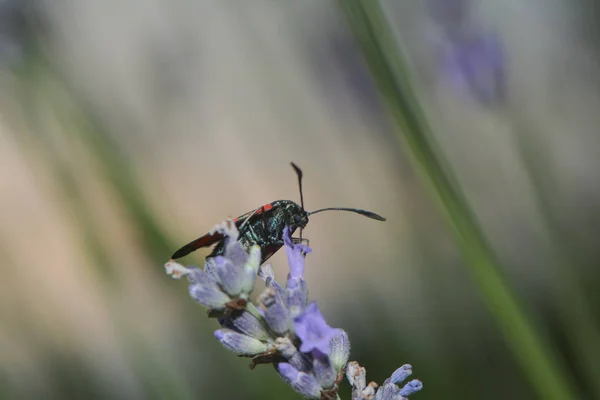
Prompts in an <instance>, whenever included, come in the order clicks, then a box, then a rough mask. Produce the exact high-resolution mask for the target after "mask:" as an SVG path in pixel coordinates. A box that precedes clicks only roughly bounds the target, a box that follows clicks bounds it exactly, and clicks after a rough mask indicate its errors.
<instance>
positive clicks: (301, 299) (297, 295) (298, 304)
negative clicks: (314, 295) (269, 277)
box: [287, 277, 308, 318]
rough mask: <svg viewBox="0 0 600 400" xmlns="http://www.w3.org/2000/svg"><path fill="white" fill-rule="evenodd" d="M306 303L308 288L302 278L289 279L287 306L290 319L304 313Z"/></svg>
mask: <svg viewBox="0 0 600 400" xmlns="http://www.w3.org/2000/svg"><path fill="white" fill-rule="evenodd" d="M307 302H308V287H307V286H306V281H305V280H304V279H303V278H291V277H290V278H289V279H288V284H287V304H288V309H289V311H290V315H291V316H292V318H296V317H297V316H299V315H300V314H302V312H303V311H304V309H305V307H306V303H307Z"/></svg>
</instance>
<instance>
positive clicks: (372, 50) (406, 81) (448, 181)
mask: <svg viewBox="0 0 600 400" xmlns="http://www.w3.org/2000/svg"><path fill="white" fill-rule="evenodd" d="M338 1H339V4H340V5H341V7H342V8H343V10H344V11H345V13H346V16H347V20H348V23H349V25H350V27H351V28H352V30H353V31H354V33H355V35H356V38H357V40H358V42H359V45H360V46H361V49H362V51H363V54H364V57H365V59H366V61H367V64H368V65H369V67H370V69H371V72H372V75H373V78H374V80H375V82H376V83H377V85H378V87H379V90H380V93H381V95H382V97H383V100H384V102H385V104H386V105H387V107H388V110H389V111H390V114H391V117H392V120H393V122H394V123H395V126H396V128H397V129H396V133H397V137H398V139H399V140H400V142H401V144H402V147H403V148H405V149H406V150H407V153H408V155H409V157H410V158H411V161H412V162H413V163H414V165H415V167H416V168H417V170H418V172H419V173H420V175H421V178H422V179H423V181H424V182H425V183H426V184H427V185H428V186H429V189H430V190H431V193H432V194H433V195H434V197H435V199H436V200H437V201H438V205H439V207H440V209H441V211H442V212H443V214H444V216H445V217H446V220H447V221H448V223H449V224H450V227H451V228H452V231H453V233H454V234H455V236H456V240H457V242H458V245H459V247H460V249H461V251H462V253H463V255H464V257H465V259H466V261H467V263H466V265H467V266H468V267H469V270H470V273H471V275H472V277H473V279H474V281H475V283H476V285H477V286H478V288H479V290H480V292H481V295H482V296H483V299H484V300H485V301H486V303H487V306H488V308H489V309H490V311H491V312H492V314H493V316H494V317H495V319H496V321H497V323H498V325H499V326H500V329H501V330H502V332H503V334H504V337H505V339H506V341H507V343H508V345H509V347H510V349H511V350H512V351H513V353H514V355H515V357H516V359H517V360H518V362H519V363H520V365H521V367H522V368H523V371H524V373H525V375H526V376H527V378H528V379H529V381H530V383H531V385H532V386H533V388H534V389H535V390H536V391H537V394H538V395H539V397H540V398H543V399H556V400H559V399H561V400H562V399H574V398H576V396H574V395H573V389H572V387H571V386H570V384H569V383H568V382H567V378H566V373H565V371H564V369H563V367H562V365H561V364H560V363H559V362H558V360H557V358H556V357H555V355H554V354H553V352H552V350H551V348H550V346H548V345H547V343H546V342H545V340H544V339H543V338H542V337H541V336H540V335H539V334H538V333H537V332H536V329H535V328H534V326H533V324H532V323H531V322H530V321H531V318H529V317H528V316H527V315H526V313H525V311H524V310H523V308H522V306H521V304H520V303H519V301H518V300H517V299H516V296H515V295H514V294H513V293H512V291H511V289H510V287H509V285H508V284H507V282H506V281H505V279H504V277H503V276H502V274H501V273H500V267H499V265H498V262H497V259H496V256H495V254H494V252H493V251H492V249H491V247H490V246H489V244H488V243H487V240H486V238H485V237H484V234H483V231H482V230H481V228H480V227H479V224H478V221H477V219H476V217H475V216H474V214H473V213H472V211H471V209H470V207H469V205H468V202H467V201H466V199H465V198H464V195H463V194H462V193H461V191H460V189H459V187H458V185H456V184H455V178H454V175H453V173H452V171H451V169H450V167H449V166H448V164H447V162H446V161H445V160H444V157H443V156H442V153H441V152H440V151H439V150H438V149H437V147H436V145H435V141H434V140H433V138H432V132H431V128H430V127H429V125H428V123H427V120H426V117H425V114H424V112H423V110H422V108H421V106H420V104H419V102H418V100H417V96H416V94H415V90H414V88H413V84H412V82H411V80H410V76H409V75H410V74H409V71H408V67H407V66H406V65H405V63H404V61H403V59H402V57H401V55H400V54H399V51H398V50H399V49H398V44H397V43H396V41H395V39H394V37H393V34H392V31H391V29H390V27H389V25H388V23H387V21H386V19H385V16H384V14H383V12H382V10H381V8H380V5H379V2H378V1H377V0H338Z"/></svg>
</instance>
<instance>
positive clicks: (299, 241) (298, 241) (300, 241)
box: [292, 237, 310, 246]
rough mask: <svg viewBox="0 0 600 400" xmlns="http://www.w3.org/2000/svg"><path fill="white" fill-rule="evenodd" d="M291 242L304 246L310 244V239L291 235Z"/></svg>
mask: <svg viewBox="0 0 600 400" xmlns="http://www.w3.org/2000/svg"><path fill="white" fill-rule="evenodd" d="M292 243H294V244H303V245H305V246H308V245H309V244H310V241H309V240H308V239H307V238H297V237H293V238H292Z"/></svg>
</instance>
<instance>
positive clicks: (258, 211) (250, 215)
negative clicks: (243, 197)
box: [233, 203, 273, 228]
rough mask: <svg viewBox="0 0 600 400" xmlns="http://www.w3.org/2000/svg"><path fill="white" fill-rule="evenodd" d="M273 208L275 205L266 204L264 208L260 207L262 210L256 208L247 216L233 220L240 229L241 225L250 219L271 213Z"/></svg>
mask: <svg viewBox="0 0 600 400" xmlns="http://www.w3.org/2000/svg"><path fill="white" fill-rule="evenodd" d="M272 208H273V205H272V204H271V203H269V204H265V205H264V206H262V207H260V208H255V209H254V210H252V211H249V212H247V213H246V214H242V215H240V216H239V217H237V218H235V219H234V220H233V222H235V225H236V226H237V227H238V228H239V226H240V225H241V224H243V223H244V222H245V221H246V220H247V219H248V218H250V217H253V216H255V215H260V214H262V213H263V212H265V211H269V210H271V209H272Z"/></svg>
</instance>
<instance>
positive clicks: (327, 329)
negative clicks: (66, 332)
mask: <svg viewBox="0 0 600 400" xmlns="http://www.w3.org/2000/svg"><path fill="white" fill-rule="evenodd" d="M213 232H218V233H219V234H221V235H223V236H225V241H226V245H225V251H224V253H223V254H222V255H220V256H217V257H211V258H209V259H207V260H206V261H205V263H204V268H196V267H184V266H183V265H181V264H178V263H176V262H174V261H173V260H170V261H169V262H167V263H166V264H165V268H166V270H167V273H168V274H169V275H171V276H173V277H174V278H177V279H179V278H181V277H183V276H186V277H187V279H188V280H189V282H190V284H189V292H190V295H191V297H192V298H193V299H194V300H196V301H197V302H198V303H200V304H202V305H204V306H206V307H208V308H209V313H208V315H209V317H217V318H218V322H219V324H220V325H221V328H220V329H217V330H216V331H215V332H214V336H215V337H216V338H217V339H218V340H219V342H220V343H221V344H222V345H223V346H224V347H226V348H227V349H229V350H231V351H232V352H233V353H235V354H237V355H238V356H241V357H248V358H251V359H252V361H251V363H250V368H251V369H253V368H255V367H256V366H257V365H260V364H271V365H273V366H274V367H275V370H276V371H277V373H278V374H279V375H280V376H281V378H282V379H283V380H284V381H285V382H286V383H287V384H289V385H290V386H291V387H292V389H294V390H295V391H296V392H297V393H299V394H300V395H302V396H304V397H305V398H309V399H319V400H333V399H339V395H338V392H339V390H340V384H341V383H342V380H343V378H344V376H345V377H346V378H347V379H348V382H349V383H350V385H351V386H352V400H407V399H406V397H407V396H409V395H411V394H413V393H415V392H417V391H419V390H421V388H422V387H423V385H422V383H421V382H420V381H418V380H416V379H415V380H413V381H411V382H409V383H407V384H406V385H404V387H399V386H398V384H399V383H401V382H402V381H404V380H405V379H406V378H407V377H408V376H409V375H410V374H411V372H412V367H411V366H410V365H408V364H405V365H403V366H402V367H400V368H398V369H397V370H396V371H395V372H394V373H393V374H392V376H391V377H390V378H388V379H387V380H386V381H385V382H384V384H383V385H382V386H381V387H379V386H378V385H377V383H375V382H369V383H368V384H367V380H366V370H365V369H364V368H363V367H361V366H360V365H359V364H358V363H357V362H356V361H351V362H348V358H349V356H350V340H349V338H348V334H347V333H346V332H344V331H343V330H341V329H337V328H332V327H331V326H329V325H328V324H327V322H326V321H325V318H324V317H323V314H321V311H320V310H319V307H318V306H317V304H316V303H314V302H313V303H310V304H308V305H307V303H308V289H307V284H306V281H305V280H304V277H303V274H304V262H305V256H306V254H307V253H309V252H310V251H311V250H310V248H308V247H307V246H304V245H302V244H298V243H294V241H293V240H292V238H291V235H290V230H289V228H287V227H286V228H285V233H284V244H285V249H286V253H287V256H288V262H289V268H290V272H289V274H288V279H287V284H286V286H285V287H284V286H282V285H281V283H279V282H277V280H275V273H274V270H273V268H272V267H270V266H269V265H265V266H263V267H262V268H261V267H260V261H261V254H260V247H259V246H256V245H254V246H248V245H247V244H246V243H245V245H244V246H242V244H241V243H240V242H238V239H239V232H238V231H237V228H236V226H235V224H234V223H233V221H232V220H228V221H226V222H225V223H223V224H219V225H217V226H215V228H214V229H213ZM257 277H260V278H261V279H263V280H264V281H265V286H266V288H265V289H264V291H263V292H262V293H261V294H260V295H259V296H258V298H257V300H258V301H255V300H253V299H252V298H251V297H250V293H251V292H252V290H253V289H254V286H255V284H256V278H257Z"/></svg>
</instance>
